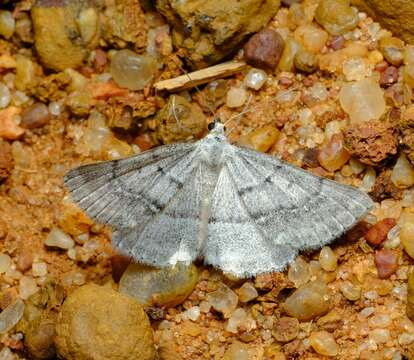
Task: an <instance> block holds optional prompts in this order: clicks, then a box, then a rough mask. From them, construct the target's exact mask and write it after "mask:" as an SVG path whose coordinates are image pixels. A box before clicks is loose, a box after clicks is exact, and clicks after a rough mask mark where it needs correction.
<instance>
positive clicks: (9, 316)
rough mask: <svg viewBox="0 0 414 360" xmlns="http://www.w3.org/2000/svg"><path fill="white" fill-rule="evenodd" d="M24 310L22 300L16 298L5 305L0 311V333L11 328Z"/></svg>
mask: <svg viewBox="0 0 414 360" xmlns="http://www.w3.org/2000/svg"><path fill="white" fill-rule="evenodd" d="M23 312H24V302H23V301H22V300H21V299H17V300H16V301H15V302H14V303H12V304H10V305H9V306H7V307H6V308H5V309H4V310H3V311H2V312H1V313H0V334H4V333H6V332H7V331H9V330H10V329H12V328H13V327H14V326H15V325H16V324H17V323H18V322H19V321H20V319H21V318H22V316H23Z"/></svg>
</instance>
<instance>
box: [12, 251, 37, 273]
mask: <svg viewBox="0 0 414 360" xmlns="http://www.w3.org/2000/svg"><path fill="white" fill-rule="evenodd" d="M32 264H33V251H32V249H30V248H28V247H23V248H22V249H21V251H20V252H19V255H18V257H17V264H16V266H17V270H19V271H21V272H22V273H24V272H25V271H27V270H29V269H30V268H31V267H32Z"/></svg>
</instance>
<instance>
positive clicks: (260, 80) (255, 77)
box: [244, 69, 267, 90]
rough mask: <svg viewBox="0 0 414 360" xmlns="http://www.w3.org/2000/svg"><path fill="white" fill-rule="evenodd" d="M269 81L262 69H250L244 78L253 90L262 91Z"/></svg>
mask: <svg viewBox="0 0 414 360" xmlns="http://www.w3.org/2000/svg"><path fill="white" fill-rule="evenodd" d="M266 80H267V74H266V72H265V71H263V70H260V69H250V70H249V72H248V73H247V75H246V77H245V78H244V84H245V85H246V86H247V87H248V88H250V89H253V90H260V88H261V87H262V86H263V85H264V83H265V82H266Z"/></svg>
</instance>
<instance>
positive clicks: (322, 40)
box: [295, 24, 329, 54]
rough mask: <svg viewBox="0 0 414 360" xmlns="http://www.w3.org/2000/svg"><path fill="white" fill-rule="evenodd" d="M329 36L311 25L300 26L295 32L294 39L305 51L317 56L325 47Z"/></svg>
mask: <svg viewBox="0 0 414 360" xmlns="http://www.w3.org/2000/svg"><path fill="white" fill-rule="evenodd" d="M328 38H329V34H328V33H327V32H326V31H325V30H323V29H321V28H320V27H319V26H315V25H312V24H304V25H300V26H299V27H298V28H297V29H296V30H295V39H296V40H297V41H299V43H301V44H302V45H303V47H304V48H305V50H307V51H309V52H311V53H313V54H318V53H319V52H320V51H321V50H322V48H323V47H324V46H325V44H326V42H327V40H328Z"/></svg>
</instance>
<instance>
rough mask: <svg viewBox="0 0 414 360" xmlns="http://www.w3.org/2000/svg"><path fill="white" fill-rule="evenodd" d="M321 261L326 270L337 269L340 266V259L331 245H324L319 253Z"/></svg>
mask: <svg viewBox="0 0 414 360" xmlns="http://www.w3.org/2000/svg"><path fill="white" fill-rule="evenodd" d="M319 263H320V264H321V267H322V269H324V270H325V271H335V270H336V268H337V267H338V261H337V258H336V255H335V253H334V252H333V251H332V249H331V248H330V247H329V246H324V247H323V248H322V249H321V252H320V253H319Z"/></svg>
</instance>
